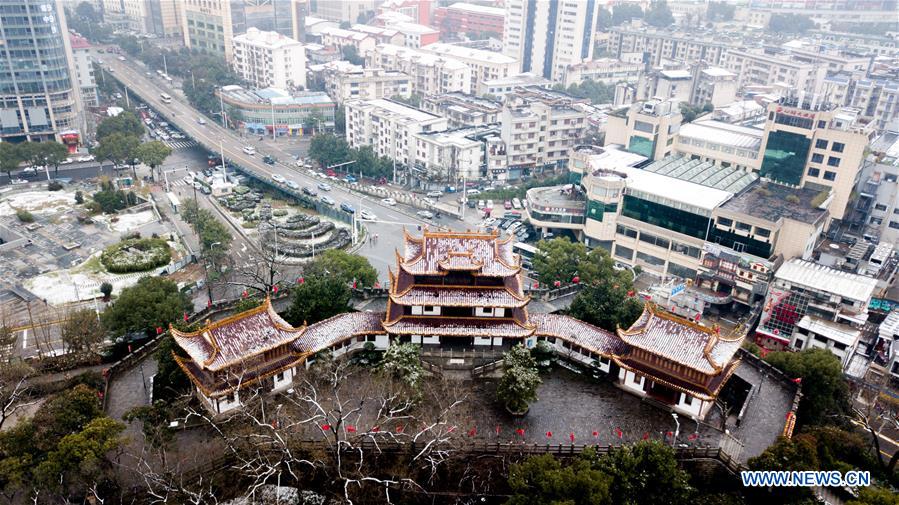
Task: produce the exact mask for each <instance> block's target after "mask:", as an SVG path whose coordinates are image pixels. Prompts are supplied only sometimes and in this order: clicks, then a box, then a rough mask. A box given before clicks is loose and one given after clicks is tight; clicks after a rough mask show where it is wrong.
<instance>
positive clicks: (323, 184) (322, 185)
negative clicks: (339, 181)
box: [318, 182, 331, 191]
mask: <svg viewBox="0 0 899 505" xmlns="http://www.w3.org/2000/svg"><path fill="white" fill-rule="evenodd" d="M318 189H320V190H322V191H331V185H330V184H328V183H327V182H320V183H318Z"/></svg>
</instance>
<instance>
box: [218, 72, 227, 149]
mask: <svg viewBox="0 0 899 505" xmlns="http://www.w3.org/2000/svg"><path fill="white" fill-rule="evenodd" d="M219 106H220V107H221V108H222V110H221V113H222V128H224V129H226V130H227V129H228V126H227V125H226V124H225V99H224V98H223V97H222V88H219ZM222 161H224V160H222Z"/></svg>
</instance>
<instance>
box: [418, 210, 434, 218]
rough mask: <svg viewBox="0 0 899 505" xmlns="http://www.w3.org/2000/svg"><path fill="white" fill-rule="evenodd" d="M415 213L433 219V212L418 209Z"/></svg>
mask: <svg viewBox="0 0 899 505" xmlns="http://www.w3.org/2000/svg"><path fill="white" fill-rule="evenodd" d="M416 214H418V215H419V216H420V217H423V218H425V219H434V213H433V212H431V211H429V210H420V211H418V212H416Z"/></svg>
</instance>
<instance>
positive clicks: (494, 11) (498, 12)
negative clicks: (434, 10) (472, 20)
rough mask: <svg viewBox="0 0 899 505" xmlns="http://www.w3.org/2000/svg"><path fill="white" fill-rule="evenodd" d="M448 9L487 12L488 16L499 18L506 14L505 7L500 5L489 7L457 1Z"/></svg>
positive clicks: (478, 12) (477, 12)
mask: <svg viewBox="0 0 899 505" xmlns="http://www.w3.org/2000/svg"><path fill="white" fill-rule="evenodd" d="M446 9H447V10H453V11H462V12H471V13H475V14H486V15H488V16H496V17H498V18H502V17H504V16H505V15H506V11H505V9H501V8H499V7H488V6H486V5H477V4H470V3H466V2H456V3H454V4H452V5H450V6H449V7H447V8H446Z"/></svg>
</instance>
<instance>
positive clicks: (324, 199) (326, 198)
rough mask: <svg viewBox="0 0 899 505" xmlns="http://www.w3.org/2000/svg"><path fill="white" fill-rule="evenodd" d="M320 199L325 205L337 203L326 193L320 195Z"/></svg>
mask: <svg viewBox="0 0 899 505" xmlns="http://www.w3.org/2000/svg"><path fill="white" fill-rule="evenodd" d="M321 200H322V203H324V204H325V205H334V204H335V203H337V202H335V201H334V199H333V198H331V197H330V196H328V195H322V198H321Z"/></svg>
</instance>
